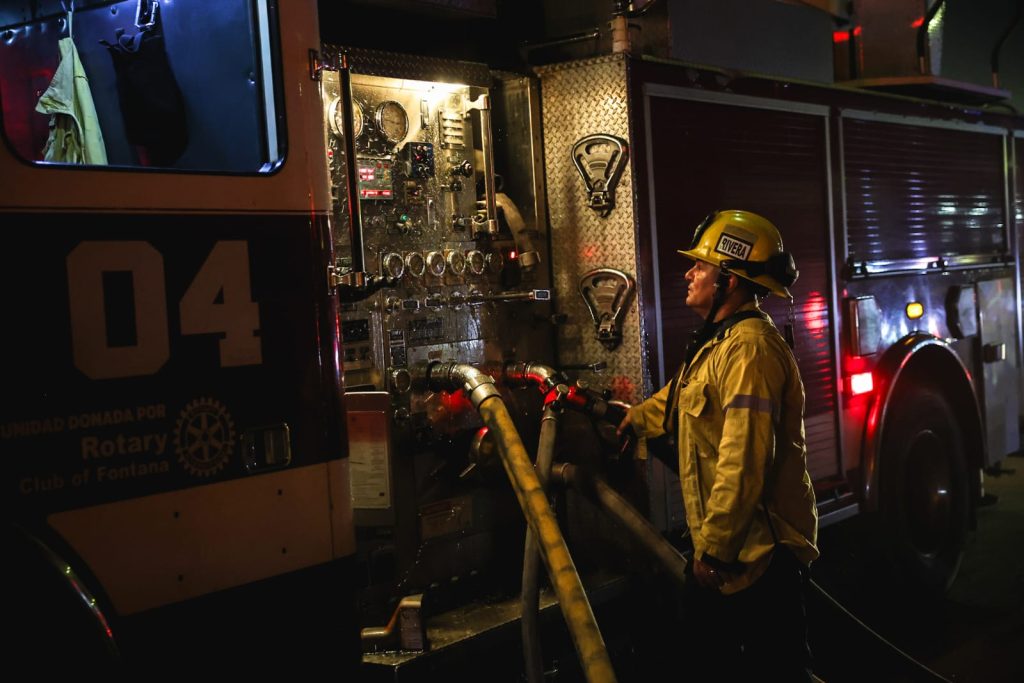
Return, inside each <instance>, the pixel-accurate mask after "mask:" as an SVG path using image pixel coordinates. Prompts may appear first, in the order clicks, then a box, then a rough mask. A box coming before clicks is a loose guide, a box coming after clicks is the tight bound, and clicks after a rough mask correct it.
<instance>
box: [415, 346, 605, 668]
mask: <svg viewBox="0 0 1024 683" xmlns="http://www.w3.org/2000/svg"><path fill="white" fill-rule="evenodd" d="M424 374H425V379H426V380H427V382H428V384H429V386H430V387H431V388H432V389H434V390H442V389H460V388H461V389H464V390H465V391H466V393H467V395H468V396H469V398H470V400H471V401H472V402H473V405H474V406H475V407H476V408H477V410H478V411H479V412H480V418H481V419H482V420H483V423H484V425H486V426H487V427H488V428H489V429H490V430H491V433H492V434H493V435H494V439H495V442H496V443H497V446H498V454H499V455H500V456H501V462H502V465H503V466H504V467H505V472H506V473H507V474H508V478H509V480H510V481H511V482H512V490H513V491H514V492H515V494H516V498H517V499H518V500H519V505H520V507H521V508H522V509H523V514H524V515H525V517H526V521H527V523H528V524H529V526H530V529H531V530H532V531H533V533H534V535H535V536H536V538H537V539H538V541H539V544H540V550H541V556H542V558H543V559H544V564H545V565H546V566H547V570H548V575H549V576H550V577H551V584H552V586H554V589H555V594H556V596H557V597H558V604H559V607H561V609H562V615H563V616H564V617H565V622H566V625H567V626H568V628H569V633H570V635H571V636H572V640H573V644H574V645H575V647H576V654H577V656H578V657H579V660H580V666H581V667H582V669H583V673H584V676H585V677H586V679H587V681H589V682H591V683H598V682H601V683H604V682H605V681H615V680H616V678H615V671H614V670H613V669H612V664H611V660H610V659H609V657H608V650H607V648H606V647H605V644H604V638H603V637H602V636H601V631H600V629H598V627H597V619H595V617H594V612H593V610H592V609H591V607H590V601H589V600H588V599H587V594H586V591H584V590H583V582H582V581H580V575H579V573H578V572H577V571H576V566H575V564H573V561H572V556H571V555H570V554H569V548H568V547H567V546H566V544H565V539H564V538H563V537H562V532H561V531H560V530H559V528H558V520H557V519H556V518H555V513H554V512H553V511H552V510H551V506H550V505H549V504H548V499H547V496H546V495H544V490H543V488H541V485H540V480H539V479H538V478H537V473H536V472H535V471H534V469H533V464H532V463H531V462H530V458H529V456H528V455H527V453H526V448H524V447H523V442H522V440H521V439H520V438H519V433H518V432H517V431H516V428H515V425H514V424H513V422H512V417H511V416H510V415H509V413H508V408H506V407H505V402H504V401H503V400H501V394H500V393H499V392H498V390H497V388H495V386H494V380H493V379H491V377H490V376H488V375H486V374H485V373H483V372H481V371H480V370H478V369H476V368H474V367H473V366H471V365H465V364H462V363H451V362H449V363H432V364H430V365H428V366H426V368H425V373H424ZM491 399H496V400H491Z"/></svg>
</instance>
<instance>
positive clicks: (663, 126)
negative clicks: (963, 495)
mask: <svg viewBox="0 0 1024 683" xmlns="http://www.w3.org/2000/svg"><path fill="white" fill-rule="evenodd" d="M649 113H650V128H649V138H648V140H647V150H648V154H649V155H650V164H651V166H650V169H651V178H652V179H653V180H652V182H653V184H654V188H653V194H654V201H653V205H652V209H653V215H652V227H651V229H652V231H653V237H654V238H655V239H656V240H657V250H658V251H657V255H656V259H657V273H658V275H657V276H655V277H656V278H657V282H655V283H654V284H655V286H656V287H657V289H658V291H659V294H660V296H659V300H660V303H659V306H658V315H659V316H660V323H661V325H660V329H661V338H660V340H659V346H660V349H659V351H660V353H661V354H662V357H663V358H664V359H665V368H666V374H667V376H668V377H671V374H672V373H673V372H674V370H675V369H676V368H678V367H679V365H680V363H681V362H682V359H683V352H684V349H685V347H686V342H687V340H688V339H689V335H690V333H691V331H692V330H694V329H695V328H697V327H698V326H699V325H700V323H701V320H700V319H699V318H698V316H697V315H696V314H695V313H693V312H692V311H691V310H690V309H688V308H687V307H686V305H685V299H686V282H685V281H684V279H683V274H684V273H685V272H686V269H687V268H689V267H690V264H689V262H688V261H687V260H686V259H684V258H683V257H681V256H680V255H679V254H677V253H676V250H677V249H685V248H687V246H688V245H689V242H690V240H691V238H692V236H693V230H694V228H695V226H696V225H697V224H698V223H700V221H701V220H702V219H703V218H704V217H705V216H706V215H707V214H708V213H709V212H711V211H713V210H715V209H745V210H748V211H753V212H755V213H758V214H761V215H763V216H765V217H766V218H768V219H769V220H771V221H772V222H773V223H774V224H775V225H776V226H777V227H778V228H779V230H780V231H781V232H782V235H783V241H784V243H785V246H786V248H787V250H789V251H791V252H793V254H794V257H795V258H796V262H797V265H798V267H799V270H800V278H799V280H798V281H797V282H796V284H795V285H794V287H792V292H793V295H794V303H793V307H792V309H790V306H789V304H788V303H786V302H784V301H783V300H782V299H780V298H778V297H769V299H768V300H767V301H765V303H764V308H765V309H766V310H767V311H768V313H769V314H770V315H771V316H772V318H773V319H774V320H775V322H776V325H777V326H778V327H779V329H780V330H781V329H782V328H783V325H784V324H786V323H787V322H788V321H789V319H790V315H791V314H792V316H793V317H794V319H795V330H796V348H795V353H796V357H797V360H798V362H799V364H800V371H801V374H802V376H803V381H804V386H805V390H806V392H807V408H806V414H805V415H806V417H805V420H806V422H805V426H806V430H807V449H808V469H809V471H810V474H811V476H812V477H813V478H814V479H816V480H818V479H823V478H827V477H831V476H836V475H838V474H840V464H839V462H840V461H839V454H838V445H837V442H838V439H837V426H836V420H835V414H836V409H837V396H836V381H835V355H834V352H833V337H832V325H833V322H832V320H830V317H829V314H828V299H829V296H830V294H829V292H830V282H829V254H830V253H831V252H830V244H829V200H828V193H829V187H828V177H829V176H828V155H827V150H826V125H827V120H826V117H825V116H824V115H823V114H818V113H808V112H806V111H790V110H774V109H762V108H753V107H747V106H737V105H733V104H729V103H727V102H723V103H718V102H705V101H693V100H690V99H686V98H685V97H684V96H679V97H676V96H652V97H650V98H649Z"/></svg>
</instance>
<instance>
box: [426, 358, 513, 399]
mask: <svg viewBox="0 0 1024 683" xmlns="http://www.w3.org/2000/svg"><path fill="white" fill-rule="evenodd" d="M424 374H425V379H426V381H427V384H428V386H429V387H430V389H431V390H433V391H458V390H459V389H462V390H464V391H465V392H466V396H468V397H469V400H470V401H472V402H473V407H474V408H476V409H477V410H479V409H480V404H481V403H483V402H484V401H486V400H487V399H489V398H494V397H495V396H497V397H499V398H500V397H501V392H499V391H498V388H497V387H495V386H494V378H493V377H491V376H490V375H488V374H487V373H485V372H483V371H482V370H479V369H477V368H475V367H473V366H472V365H468V364H466V363H456V362H453V361H449V362H444V363H443V362H441V361H435V362H433V363H431V364H429V365H427V366H426V368H425V373H424Z"/></svg>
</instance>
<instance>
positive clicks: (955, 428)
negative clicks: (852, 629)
mask: <svg viewBox="0 0 1024 683" xmlns="http://www.w3.org/2000/svg"><path fill="white" fill-rule="evenodd" d="M896 391H897V393H896V394H894V395H893V397H892V409H891V411H890V415H889V416H888V417H887V418H886V425H885V436H884V437H883V442H882V469H881V476H882V480H881V505H882V522H883V525H884V526H883V529H882V532H883V534H884V537H885V540H886V541H887V545H888V548H889V556H890V559H891V560H893V563H894V568H895V569H896V571H897V572H898V573H899V574H900V575H901V578H902V579H904V581H905V582H906V583H908V584H909V586H912V587H915V588H923V589H924V590H925V592H927V593H930V594H941V593H943V592H945V591H946V589H948V588H949V586H950V585H951V584H952V583H953V579H955V578H956V573H957V570H958V569H959V568H960V559H961V557H962V556H963V548H964V541H965V539H966V536H967V526H968V512H969V510H968V506H969V504H970V503H969V493H968V483H967V461H966V457H965V454H964V439H963V434H962V431H961V428H960V425H959V423H958V422H957V418H956V415H955V414H954V413H953V409H952V408H951V407H950V406H949V403H948V402H947V401H946V399H945V398H944V397H943V396H942V394H940V393H939V392H937V391H936V390H935V389H932V388H923V389H914V390H904V391H900V389H897V390H896Z"/></svg>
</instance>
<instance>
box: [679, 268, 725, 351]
mask: <svg viewBox="0 0 1024 683" xmlns="http://www.w3.org/2000/svg"><path fill="white" fill-rule="evenodd" d="M728 289H729V271H727V270H725V269H724V268H722V269H721V270H719V272H718V279H717V280H715V294H714V296H712V297H711V310H709V311H708V314H707V316H706V317H705V318H704V324H703V325H701V327H700V329H699V330H696V331H695V332H694V333H693V336H691V337H690V343H689V344H687V345H686V356H685V360H684V363H685V364H686V365H689V364H690V361H692V360H693V358H694V356H696V355H697V352H698V351H700V348H701V347H702V346H704V344H706V343H707V341H708V340H709V339H711V337H713V336H715V329H716V328H717V327H718V323H716V322H715V317H716V316H717V315H718V311H719V309H721V308H722V304H724V303H725V297H726V296H727V294H728Z"/></svg>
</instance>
